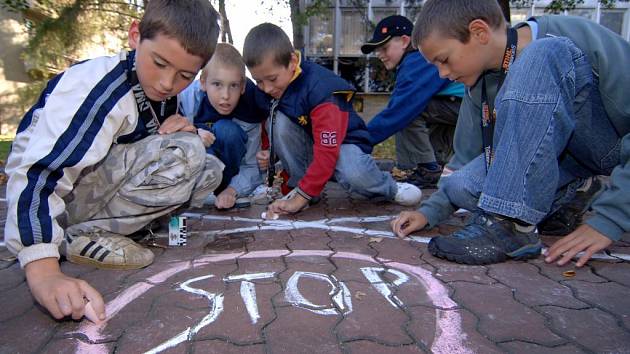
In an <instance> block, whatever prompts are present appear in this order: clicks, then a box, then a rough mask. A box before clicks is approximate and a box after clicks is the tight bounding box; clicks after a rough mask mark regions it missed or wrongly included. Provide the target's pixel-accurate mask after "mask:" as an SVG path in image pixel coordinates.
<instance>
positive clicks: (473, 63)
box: [420, 32, 488, 87]
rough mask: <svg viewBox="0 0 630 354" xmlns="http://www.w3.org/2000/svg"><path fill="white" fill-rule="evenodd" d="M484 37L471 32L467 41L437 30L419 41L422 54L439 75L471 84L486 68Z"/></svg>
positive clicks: (467, 84)
mask: <svg viewBox="0 0 630 354" xmlns="http://www.w3.org/2000/svg"><path fill="white" fill-rule="evenodd" d="M485 43H486V42H485V37H484V38H482V39H481V40H480V38H479V37H478V36H475V35H474V34H472V33H471V36H470V39H469V40H468V43H462V42H460V41H459V40H457V39H455V38H451V37H447V36H442V35H440V34H439V33H437V32H433V33H431V34H430V35H429V36H428V37H427V38H426V39H425V40H423V41H422V43H420V48H421V49H420V51H421V53H422V55H423V56H424V57H425V58H426V59H427V60H428V61H429V62H430V63H433V64H434V65H435V66H437V68H438V70H439V72H440V77H442V78H447V79H449V80H452V81H458V82H461V83H463V84H464V85H466V86H468V87H470V86H473V85H474V84H475V83H476V82H477V80H478V79H479V77H480V76H481V74H482V73H483V72H484V70H485V69H486V61H487V52H488V50H487V48H485Z"/></svg>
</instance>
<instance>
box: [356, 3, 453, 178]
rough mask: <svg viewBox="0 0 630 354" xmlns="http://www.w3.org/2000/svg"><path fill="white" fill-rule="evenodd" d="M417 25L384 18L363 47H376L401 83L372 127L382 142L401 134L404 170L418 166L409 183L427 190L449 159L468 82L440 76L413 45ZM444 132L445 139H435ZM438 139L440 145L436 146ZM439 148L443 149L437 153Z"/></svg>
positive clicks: (399, 159) (398, 143)
mask: <svg viewBox="0 0 630 354" xmlns="http://www.w3.org/2000/svg"><path fill="white" fill-rule="evenodd" d="M412 30H413V24H412V23H411V21H409V20H408V19H407V18H406V17H404V16H400V15H394V16H389V17H386V18H384V19H382V20H381V21H380V22H379V23H378V24H377V25H376V28H375V29H374V34H373V36H372V39H370V40H369V41H368V42H367V43H366V44H364V45H363V46H362V47H361V51H362V52H363V53H364V54H369V53H371V52H373V51H375V52H376V56H377V57H378V58H379V59H380V60H381V61H382V62H383V65H384V66H385V68H386V69H387V70H395V72H396V84H395V86H394V90H393V91H392V94H391V97H390V99H389V103H388V104H387V107H386V108H385V109H384V110H383V111H381V112H380V113H379V114H377V115H376V116H374V118H372V120H371V121H370V122H369V123H368V125H367V127H368V130H369V132H370V135H371V136H372V144H374V145H376V144H378V143H380V142H382V141H384V140H385V139H387V138H389V137H390V136H392V135H393V134H396V162H397V166H398V168H401V169H414V173H413V174H412V175H411V176H409V177H408V182H410V183H413V184H415V185H417V186H418V187H421V188H431V187H435V185H436V183H437V181H438V179H439V178H440V174H441V168H440V164H444V163H446V162H447V161H448V158H449V157H450V155H451V152H452V150H453V148H452V139H453V133H454V130H455V125H456V123H457V114H458V112H459V105H460V103H461V99H462V96H463V95H464V85H462V84H460V83H455V82H451V81H449V80H447V79H442V78H440V76H439V74H438V71H437V68H436V67H435V66H434V65H431V64H430V63H428V62H427V61H426V60H425V59H424V57H423V56H422V54H420V52H418V51H417V50H415V49H414V48H413V47H412V45H411V37H410V36H411V31H412ZM435 133H438V134H437V135H440V133H442V134H445V135H446V136H445V137H443V138H437V139H432V138H431V137H432V136H434V135H436V134H435ZM432 141H433V142H436V143H437V144H436V146H435V147H434V146H433V145H432ZM436 152H438V153H436Z"/></svg>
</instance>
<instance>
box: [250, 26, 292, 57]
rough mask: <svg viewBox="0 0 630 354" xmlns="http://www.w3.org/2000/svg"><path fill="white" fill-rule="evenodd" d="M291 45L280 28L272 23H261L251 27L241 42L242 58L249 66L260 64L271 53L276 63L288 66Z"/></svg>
mask: <svg viewBox="0 0 630 354" xmlns="http://www.w3.org/2000/svg"><path fill="white" fill-rule="evenodd" d="M293 51H294V49H293V45H292V44H291V40H290V39H289V36H287V34H286V33H284V31H283V30H282V28H280V27H278V26H276V25H274V24H272V23H262V24H260V25H258V26H256V27H254V28H252V29H251V30H250V31H249V33H248V34H247V36H246V37H245V44H243V60H244V61H245V65H247V66H248V67H250V68H253V67H256V66H258V65H260V64H261V63H262V62H263V60H265V58H266V57H267V56H268V55H273V60H274V62H275V63H276V64H278V65H282V66H283V67H285V68H286V67H288V66H289V62H290V61H291V55H292V54H293Z"/></svg>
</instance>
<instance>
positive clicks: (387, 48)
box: [374, 35, 411, 70]
mask: <svg viewBox="0 0 630 354" xmlns="http://www.w3.org/2000/svg"><path fill="white" fill-rule="evenodd" d="M410 41H411V39H410V38H409V36H405V35H403V36H396V37H394V38H392V39H390V40H389V41H387V43H385V44H383V45H382V46H380V47H378V48H376V49H375V50H374V52H375V53H376V57H377V58H379V59H380V60H381V61H382V62H383V65H385V68H386V69H387V70H392V69H395V68H396V67H397V66H398V64H400V61H401V60H402V57H403V55H405V50H407V46H409V42H410Z"/></svg>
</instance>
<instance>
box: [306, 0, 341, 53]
mask: <svg viewBox="0 0 630 354" xmlns="http://www.w3.org/2000/svg"><path fill="white" fill-rule="evenodd" d="M333 33H334V21H333V10H332V9H330V10H329V11H328V12H327V13H325V14H323V15H320V16H317V17H312V18H311V19H310V21H309V26H308V44H307V50H306V52H307V55H313V56H332V55H333V45H334V43H333Z"/></svg>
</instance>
